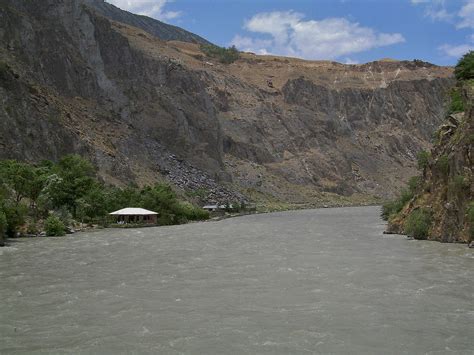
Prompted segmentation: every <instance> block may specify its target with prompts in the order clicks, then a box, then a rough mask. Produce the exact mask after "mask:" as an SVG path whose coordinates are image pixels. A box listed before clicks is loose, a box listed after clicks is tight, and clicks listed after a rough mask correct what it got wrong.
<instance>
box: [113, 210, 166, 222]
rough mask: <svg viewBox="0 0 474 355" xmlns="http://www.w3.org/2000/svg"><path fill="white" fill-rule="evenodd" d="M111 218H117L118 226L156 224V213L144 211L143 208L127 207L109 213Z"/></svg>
mask: <svg viewBox="0 0 474 355" xmlns="http://www.w3.org/2000/svg"><path fill="white" fill-rule="evenodd" d="M109 215H111V216H115V217H117V223H118V224H127V223H140V224H157V223H158V213H157V212H153V211H149V210H146V209H144V208H135V207H128V208H123V209H121V210H118V211H115V212H112V213H109Z"/></svg>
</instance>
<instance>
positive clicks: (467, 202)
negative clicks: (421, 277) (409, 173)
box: [388, 80, 474, 243]
mask: <svg viewBox="0 0 474 355" xmlns="http://www.w3.org/2000/svg"><path fill="white" fill-rule="evenodd" d="M462 93H463V101H464V107H465V109H466V110H465V112H464V113H460V114H455V115H450V116H449V117H448V118H447V119H446V121H445V122H444V123H443V124H442V125H441V127H440V128H439V130H438V131H437V132H436V140H437V142H436V144H435V146H434V147H433V149H432V150H431V154H430V159H429V162H428V164H427V165H426V167H425V168H424V171H423V176H422V179H421V183H420V185H419V186H418V187H417V191H416V194H415V196H414V197H413V198H412V199H411V201H409V202H408V203H407V205H406V206H404V208H403V209H402V211H401V212H400V213H399V214H397V215H396V216H394V217H393V218H392V219H391V220H390V221H389V224H388V231H389V232H392V233H403V234H406V230H405V229H406V223H407V220H408V219H409V216H410V215H412V214H413V213H414V212H416V211H421V210H422V211H426V212H425V213H426V214H427V215H429V219H430V223H429V230H428V233H427V237H426V238H427V239H429V240H437V241H441V242H450V243H452V242H464V243H469V242H471V241H473V240H474V205H473V202H472V201H473V197H474V174H473V172H474V156H473V150H472V147H473V144H474V105H473V103H474V83H473V81H472V80H471V81H468V82H465V83H464V84H463V86H462Z"/></svg>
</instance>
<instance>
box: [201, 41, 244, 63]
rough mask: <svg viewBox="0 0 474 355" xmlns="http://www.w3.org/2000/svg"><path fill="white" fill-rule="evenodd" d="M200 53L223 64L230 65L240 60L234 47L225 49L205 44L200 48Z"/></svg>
mask: <svg viewBox="0 0 474 355" xmlns="http://www.w3.org/2000/svg"><path fill="white" fill-rule="evenodd" d="M201 51H202V52H203V53H204V54H205V55H207V56H208V57H211V58H215V59H217V60H218V61H219V62H221V63H223V64H231V63H233V62H235V61H236V60H237V59H239V58H240V53H239V51H238V50H237V48H235V46H232V47H229V48H225V47H219V46H215V45H212V44H205V45H202V46H201Z"/></svg>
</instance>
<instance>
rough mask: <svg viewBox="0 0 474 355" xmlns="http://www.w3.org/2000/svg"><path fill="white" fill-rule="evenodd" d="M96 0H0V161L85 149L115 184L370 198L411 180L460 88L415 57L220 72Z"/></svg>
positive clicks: (294, 197) (284, 61)
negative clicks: (164, 183) (454, 89)
mask: <svg viewBox="0 0 474 355" xmlns="http://www.w3.org/2000/svg"><path fill="white" fill-rule="evenodd" d="M97 3H98V2H92V5H91V0H69V1H61V0H44V1H41V2H38V1H31V0H2V1H1V2H0V19H1V21H0V100H1V103H2V105H1V108H0V158H17V159H26V160H30V161H35V160H40V159H45V158H46V159H53V160H56V159H58V158H59V157H60V156H61V155H63V154H66V153H71V152H78V153H80V154H83V155H86V156H89V157H90V158H91V159H92V160H93V161H94V163H95V164H96V166H97V167H98V168H99V171H100V174H101V176H102V177H103V179H105V180H106V181H109V182H111V183H118V184H120V183H126V182H129V181H136V182H137V183H147V182H151V181H155V180H156V179H162V180H163V179H164V180H166V179H167V180H170V181H171V182H173V183H175V184H176V185H178V186H179V187H180V188H182V189H184V190H196V189H201V190H203V191H202V192H203V194H204V195H206V196H207V197H205V199H206V200H208V201H212V200H219V199H221V200H222V199H228V198H239V196H240V195H239V193H243V194H245V195H246V196H249V197H250V198H253V199H265V200H272V201H273V200H277V201H285V202H291V203H314V202H317V203H326V202H327V203H348V202H355V203H357V202H364V201H368V200H371V199H372V197H373V196H379V197H386V196H389V195H391V194H392V193H393V192H394V191H397V190H398V189H399V187H400V186H402V185H403V183H404V182H405V181H406V179H407V178H408V177H409V176H412V175H413V174H414V171H415V156H416V153H417V152H418V151H419V150H420V149H426V148H428V147H430V143H429V141H430V136H431V133H432V132H433V131H434V130H435V128H436V127H437V126H438V125H439V124H440V123H441V120H442V117H443V107H444V104H445V101H446V93H447V91H448V90H449V88H450V87H451V86H452V85H453V79H452V78H451V76H452V70H451V68H446V67H438V66H434V65H431V64H429V63H424V62H420V61H415V62H400V61H391V60H385V61H379V62H373V63H368V64H364V65H342V64H339V63H334V62H324V61H319V62H312V61H304V60H298V59H292V58H281V57H273V56H256V55H253V54H251V53H244V54H242V55H241V58H240V59H239V60H237V61H236V62H235V63H233V64H230V65H223V64H221V63H218V62H217V61H215V60H212V59H210V58H207V57H206V56H205V55H204V53H202V52H201V51H200V48H199V45H198V44H195V43H190V42H195V41H194V40H192V39H191V40H190V41H188V42H183V40H184V41H187V39H186V38H178V39H180V40H181V41H168V42H165V41H163V40H162V39H160V38H159V37H160V36H158V37H157V36H156V33H155V32H154V31H153V30H151V29H150V28H149V27H148V26H145V25H141V24H140V23H138V22H134V21H131V20H130V21H129V20H124V19H126V18H128V17H129V15H128V14H125V13H120V11H121V10H118V9H116V8H115V9H114V10H113V13H112V15H111V13H110V12H107V11H103V10H101V8H100V6H99V7H98V6H97ZM94 4H95V5H94ZM99 5H100V3H99ZM119 15H120V16H122V17H120V16H119ZM114 20H121V21H123V22H116V21H114ZM143 21H145V20H143ZM147 21H148V20H147ZM124 22H126V23H124ZM127 23H128V24H127ZM130 24H132V25H134V26H135V27H134V26H130ZM137 26H138V27H137ZM161 38H164V39H168V38H166V37H163V36H161ZM169 38H172V37H169ZM196 41H197V42H200V41H198V40H196ZM223 186H224V187H223Z"/></svg>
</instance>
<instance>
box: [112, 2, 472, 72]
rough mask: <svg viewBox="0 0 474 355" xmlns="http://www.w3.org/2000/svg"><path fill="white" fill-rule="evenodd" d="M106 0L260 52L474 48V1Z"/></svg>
mask: <svg viewBox="0 0 474 355" xmlns="http://www.w3.org/2000/svg"><path fill="white" fill-rule="evenodd" d="M106 1H107V2H110V3H112V4H114V5H116V6H118V7H120V8H121V9H124V10H127V11H130V12H134V13H138V14H143V15H147V16H150V17H153V18H156V19H158V20H161V21H163V22H166V23H169V24H172V25H176V26H179V27H182V28H184V29H186V30H188V31H191V32H193V33H196V34H198V35H200V36H202V37H204V38H206V39H207V40H209V41H211V42H212V43H214V44H217V45H220V46H226V47H227V46H231V45H235V46H236V47H237V48H238V49H240V50H242V51H249V52H254V53H257V54H275V55H283V56H291V57H298V58H304V59H313V60H335V61H338V62H341V63H366V62H370V61H373V60H378V59H382V58H393V59H399V60H413V59H421V60H425V61H428V62H431V63H435V64H438V65H453V64H456V62H457V60H458V59H459V57H460V56H462V54H464V53H466V52H468V51H469V50H474V0H106Z"/></svg>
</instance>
